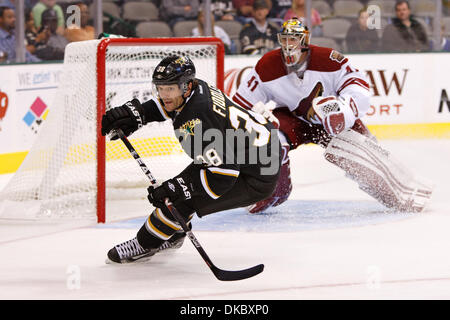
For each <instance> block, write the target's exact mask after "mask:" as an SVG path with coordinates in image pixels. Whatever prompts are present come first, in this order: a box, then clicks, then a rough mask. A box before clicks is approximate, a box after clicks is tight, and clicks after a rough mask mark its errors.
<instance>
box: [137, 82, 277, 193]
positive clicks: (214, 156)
mask: <svg viewBox="0 0 450 320" xmlns="http://www.w3.org/2000/svg"><path fill="white" fill-rule="evenodd" d="M196 81H197V83H198V85H197V86H195V87H194V89H193V91H192V93H191V95H190V96H189V97H188V98H187V99H186V101H185V103H184V105H182V106H181V107H180V108H178V109H177V111H173V112H170V113H168V112H167V111H166V110H165V109H164V107H163V104H162V101H160V100H159V99H155V98H152V99H150V100H149V101H147V102H145V103H143V104H142V106H143V107H144V112H145V114H144V122H145V123H149V122H152V121H165V120H169V119H171V120H172V122H173V126H174V129H175V135H176V136H177V137H178V139H179V141H180V143H181V145H182V147H183V150H184V151H185V152H186V153H187V154H188V155H189V156H190V157H191V158H192V159H193V160H194V164H196V165H198V166H200V167H201V169H202V170H200V179H199V180H198V179H194V181H195V180H197V181H199V183H198V185H197V186H195V185H194V186H195V187H196V188H197V190H198V189H199V188H200V189H204V191H205V192H206V193H207V194H208V195H209V196H210V197H212V198H213V199H217V198H219V197H220V196H221V195H223V194H224V193H226V192H227V191H228V190H230V189H231V188H232V187H233V185H234V183H235V181H236V179H237V178H238V177H239V175H240V174H242V173H243V174H250V175H252V174H254V175H255V176H260V175H261V174H263V175H264V174H265V173H266V174H267V175H273V174H275V173H276V172H278V168H279V163H277V162H279V148H280V143H279V141H278V136H277V130H276V129H275V128H274V127H273V125H272V124H271V123H269V122H268V121H267V120H266V119H265V118H264V117H263V116H261V115H260V114H256V113H254V112H252V111H248V110H246V109H244V108H242V107H240V106H239V105H237V104H235V103H234V102H232V101H231V100H230V99H229V98H228V97H227V96H226V95H225V94H224V93H223V92H222V91H220V90H219V89H217V88H215V87H213V86H210V85H208V84H207V83H206V82H204V81H202V80H198V79H196ZM264 172H265V173H264ZM195 178H197V177H195ZM200 185H201V186H200Z"/></svg>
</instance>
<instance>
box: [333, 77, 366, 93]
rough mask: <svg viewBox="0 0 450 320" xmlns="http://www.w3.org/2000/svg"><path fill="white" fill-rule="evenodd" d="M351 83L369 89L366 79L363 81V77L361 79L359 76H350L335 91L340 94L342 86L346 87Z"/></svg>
mask: <svg viewBox="0 0 450 320" xmlns="http://www.w3.org/2000/svg"><path fill="white" fill-rule="evenodd" d="M353 84H354V85H357V86H360V87H363V88H364V89H366V90H370V87H369V84H368V83H367V82H366V81H364V80H363V79H361V78H350V79H347V80H346V81H345V82H344V84H343V85H342V86H341V87H340V88H339V89H338V90H337V91H336V93H337V94H340V93H341V91H342V90H344V88H346V87H348V86H350V85H353Z"/></svg>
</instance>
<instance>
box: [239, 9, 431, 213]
mask: <svg viewBox="0 0 450 320" xmlns="http://www.w3.org/2000/svg"><path fill="white" fill-rule="evenodd" d="M278 41H279V43H280V46H281V48H280V49H276V50H273V51H271V52H268V53H267V54H265V55H264V56H263V57H262V58H261V59H260V60H259V61H258V63H257V64H256V66H255V67H254V68H253V69H252V70H251V72H250V73H249V74H248V75H247V77H246V78H245V79H243V80H242V81H241V84H240V86H239V88H238V90H237V92H236V93H235V95H234V96H233V101H234V102H236V103H238V104H239V105H241V106H242V107H244V108H247V109H251V110H253V111H256V112H259V113H261V114H263V115H264V116H265V117H266V118H269V119H271V121H272V122H273V123H274V124H275V125H276V126H277V127H279V129H280V131H281V133H282V134H281V136H282V139H281V142H282V146H283V154H284V158H283V162H282V168H281V173H280V177H279V180H278V183H277V187H276V189H275V191H274V193H273V194H272V195H271V196H270V197H268V198H267V199H264V200H263V201H260V202H258V203H256V204H254V205H251V206H249V207H248V210H249V211H250V212H251V213H258V212H263V211H265V210H266V209H268V208H270V207H273V206H278V205H280V204H281V203H283V202H284V201H286V200H287V198H288V197H289V194H290V193H291V190H292V184H291V178H290V162H289V157H288V152H289V150H293V149H296V148H297V147H298V146H300V145H303V144H307V143H315V144H318V145H321V146H322V147H324V148H325V153H324V156H325V159H327V160H328V161H330V162H331V163H333V164H335V165H337V166H338V167H340V168H342V169H343V170H344V171H345V173H346V176H348V177H350V178H351V179H353V180H355V181H356V182H357V183H358V185H359V187H360V188H361V189H362V190H363V191H365V192H367V193H368V194H369V195H371V196H373V197H374V198H375V199H377V200H378V201H379V202H381V203H382V204H383V205H385V206H386V207H388V208H394V209H396V210H399V211H414V212H419V211H422V210H423V208H424V206H425V203H426V202H427V200H428V199H429V198H430V197H431V187H429V186H427V185H426V184H425V183H424V182H422V181H421V180H419V179H418V178H417V177H415V175H414V174H412V172H410V171H409V170H407V169H406V168H405V167H404V166H403V165H402V164H401V163H399V162H398V161H397V160H395V159H394V158H393V157H392V156H391V155H390V154H389V153H388V152H387V151H386V150H383V149H382V148H381V147H380V146H379V145H378V143H377V141H376V139H375V137H374V136H373V135H372V134H371V133H370V132H369V130H368V129H367V127H366V126H365V125H364V123H363V122H362V121H361V118H362V117H363V116H364V115H366V113H367V111H368V110H369V107H370V101H369V99H370V92H369V85H368V83H367V82H366V81H365V77H364V76H363V74H362V73H361V72H360V71H359V70H358V69H355V68H354V67H352V66H351V64H350V63H349V61H348V59H347V58H345V57H344V56H343V55H342V54H340V53H339V52H337V51H335V50H332V49H330V48H323V47H318V46H314V45H310V32H309V31H308V28H307V27H306V26H304V25H303V23H302V22H301V21H300V20H298V19H297V18H293V19H290V20H287V21H286V22H284V24H283V26H282V29H281V31H280V33H278ZM270 101H274V102H275V104H276V105H275V108H274V109H273V111H272V110H270V109H269V108H268V106H267V105H266V104H267V103H268V102H270Z"/></svg>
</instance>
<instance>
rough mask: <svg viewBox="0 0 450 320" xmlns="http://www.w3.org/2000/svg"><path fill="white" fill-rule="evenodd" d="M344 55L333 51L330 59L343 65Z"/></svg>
mask: <svg viewBox="0 0 450 320" xmlns="http://www.w3.org/2000/svg"><path fill="white" fill-rule="evenodd" d="M344 58H345V57H344V55H343V54H342V53H340V52H338V51H336V50H333V51H331V53H330V59H331V60H333V61H336V62H339V63H341V62H342V61H343V60H344Z"/></svg>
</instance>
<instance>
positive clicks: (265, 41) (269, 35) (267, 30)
mask: <svg viewBox="0 0 450 320" xmlns="http://www.w3.org/2000/svg"><path fill="white" fill-rule="evenodd" d="M252 8H253V18H252V19H251V21H250V22H249V23H248V24H246V25H244V27H243V28H242V30H241V32H240V34H239V39H240V41H241V46H242V53H244V54H264V53H266V52H268V51H270V50H272V49H274V48H275V47H276V46H278V40H277V32H278V26H275V25H273V24H272V23H270V22H268V21H267V15H268V14H269V11H270V6H269V4H268V3H267V1H265V0H255V1H254V2H253V6H252Z"/></svg>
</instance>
